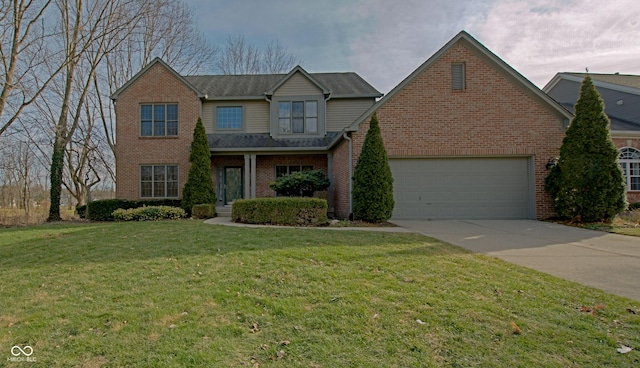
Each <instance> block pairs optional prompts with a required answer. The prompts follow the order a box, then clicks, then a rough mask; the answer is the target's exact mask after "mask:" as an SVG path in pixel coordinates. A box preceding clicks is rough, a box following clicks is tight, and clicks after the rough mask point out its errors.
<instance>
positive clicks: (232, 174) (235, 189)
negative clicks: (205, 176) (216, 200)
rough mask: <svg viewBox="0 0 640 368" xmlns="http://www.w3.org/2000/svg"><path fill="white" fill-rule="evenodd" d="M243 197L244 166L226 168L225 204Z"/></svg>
mask: <svg viewBox="0 0 640 368" xmlns="http://www.w3.org/2000/svg"><path fill="white" fill-rule="evenodd" d="M240 198H242V168H241V167H225V168H224V204H231V202H233V201H235V200H236V199H240Z"/></svg>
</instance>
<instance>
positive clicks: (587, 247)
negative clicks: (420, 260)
mask: <svg viewBox="0 0 640 368" xmlns="http://www.w3.org/2000/svg"><path fill="white" fill-rule="evenodd" d="M393 223H395V224H397V225H399V226H402V227H405V228H408V229H411V230H413V231H415V232H419V233H422V234H424V235H427V236H430V237H433V238H436V239H440V240H444V241H446V242H448V243H451V244H454V245H457V246H460V247H463V248H466V249H469V250H471V251H473V252H477V253H485V254H488V255H491V256H495V257H498V258H501V259H503V260H505V261H508V262H511V263H515V264H518V265H521V266H525V267H530V268H533V269H536V270H538V271H542V272H546V273H548V274H551V275H554V276H558V277H561V278H564V279H567V280H571V281H575V282H578V283H581V284H584V285H588V286H593V287H595V288H598V289H602V290H604V291H607V292H610V293H613V294H617V295H621V296H625V297H628V298H632V299H635V300H640V238H638V237H631V236H624V235H616V234H608V233H604V232H599V231H593V230H585V229H578V228H574V227H570V226H564V225H558V224H554V223H549V222H541V221H533V220H504V221H501V220H457V221H393Z"/></svg>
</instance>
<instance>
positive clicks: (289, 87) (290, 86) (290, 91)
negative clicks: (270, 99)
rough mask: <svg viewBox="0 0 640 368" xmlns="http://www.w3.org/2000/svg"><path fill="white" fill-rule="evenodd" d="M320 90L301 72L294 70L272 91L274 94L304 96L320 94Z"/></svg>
mask: <svg viewBox="0 0 640 368" xmlns="http://www.w3.org/2000/svg"><path fill="white" fill-rule="evenodd" d="M321 94H322V90H321V89H320V88H318V86H317V85H316V84H315V83H313V82H312V81H310V80H309V79H308V78H306V77H305V76H304V75H302V73H300V72H296V73H295V74H294V75H292V76H291V77H290V78H289V79H288V80H287V81H285V82H284V83H283V84H282V85H281V86H280V87H278V89H276V90H275V91H274V94H273V95H274V96H306V95H321Z"/></svg>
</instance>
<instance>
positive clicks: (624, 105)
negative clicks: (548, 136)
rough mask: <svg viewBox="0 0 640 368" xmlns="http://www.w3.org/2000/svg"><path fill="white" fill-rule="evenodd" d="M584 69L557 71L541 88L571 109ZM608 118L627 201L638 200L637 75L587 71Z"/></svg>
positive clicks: (639, 77) (639, 79) (639, 118)
mask: <svg viewBox="0 0 640 368" xmlns="http://www.w3.org/2000/svg"><path fill="white" fill-rule="evenodd" d="M585 75H586V74H585V73H558V74H556V75H555V76H554V77H553V79H551V81H549V83H547V85H546V86H545V87H544V88H543V91H545V92H546V93H547V94H548V95H549V96H551V97H553V98H554V99H555V100H556V101H558V102H559V103H560V104H561V105H562V106H564V107H565V108H566V109H567V110H569V111H571V112H573V111H574V105H575V104H576V102H577V101H578V97H579V96H580V86H581V85H582V81H583V79H584V77H585ZM589 76H590V77H591V79H592V80H593V85H594V86H595V87H596V89H597V90H598V92H599V93H600V95H601V96H602V100H603V102H604V107H605V113H606V114H607V116H608V117H609V120H610V121H611V127H610V131H611V138H612V140H613V143H614V144H615V145H616V147H618V150H619V151H620V157H619V161H620V166H621V167H622V171H623V172H624V175H625V179H626V181H627V201H629V203H633V202H640V75H625V74H619V73H616V74H597V73H589Z"/></svg>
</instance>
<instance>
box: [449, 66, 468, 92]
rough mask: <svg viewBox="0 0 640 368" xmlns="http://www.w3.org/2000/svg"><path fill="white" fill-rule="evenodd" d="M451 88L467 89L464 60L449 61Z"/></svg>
mask: <svg viewBox="0 0 640 368" xmlns="http://www.w3.org/2000/svg"><path fill="white" fill-rule="evenodd" d="M451 89H452V90H453V91H464V90H466V89H467V67H466V65H465V63H464V62H454V63H451Z"/></svg>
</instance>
